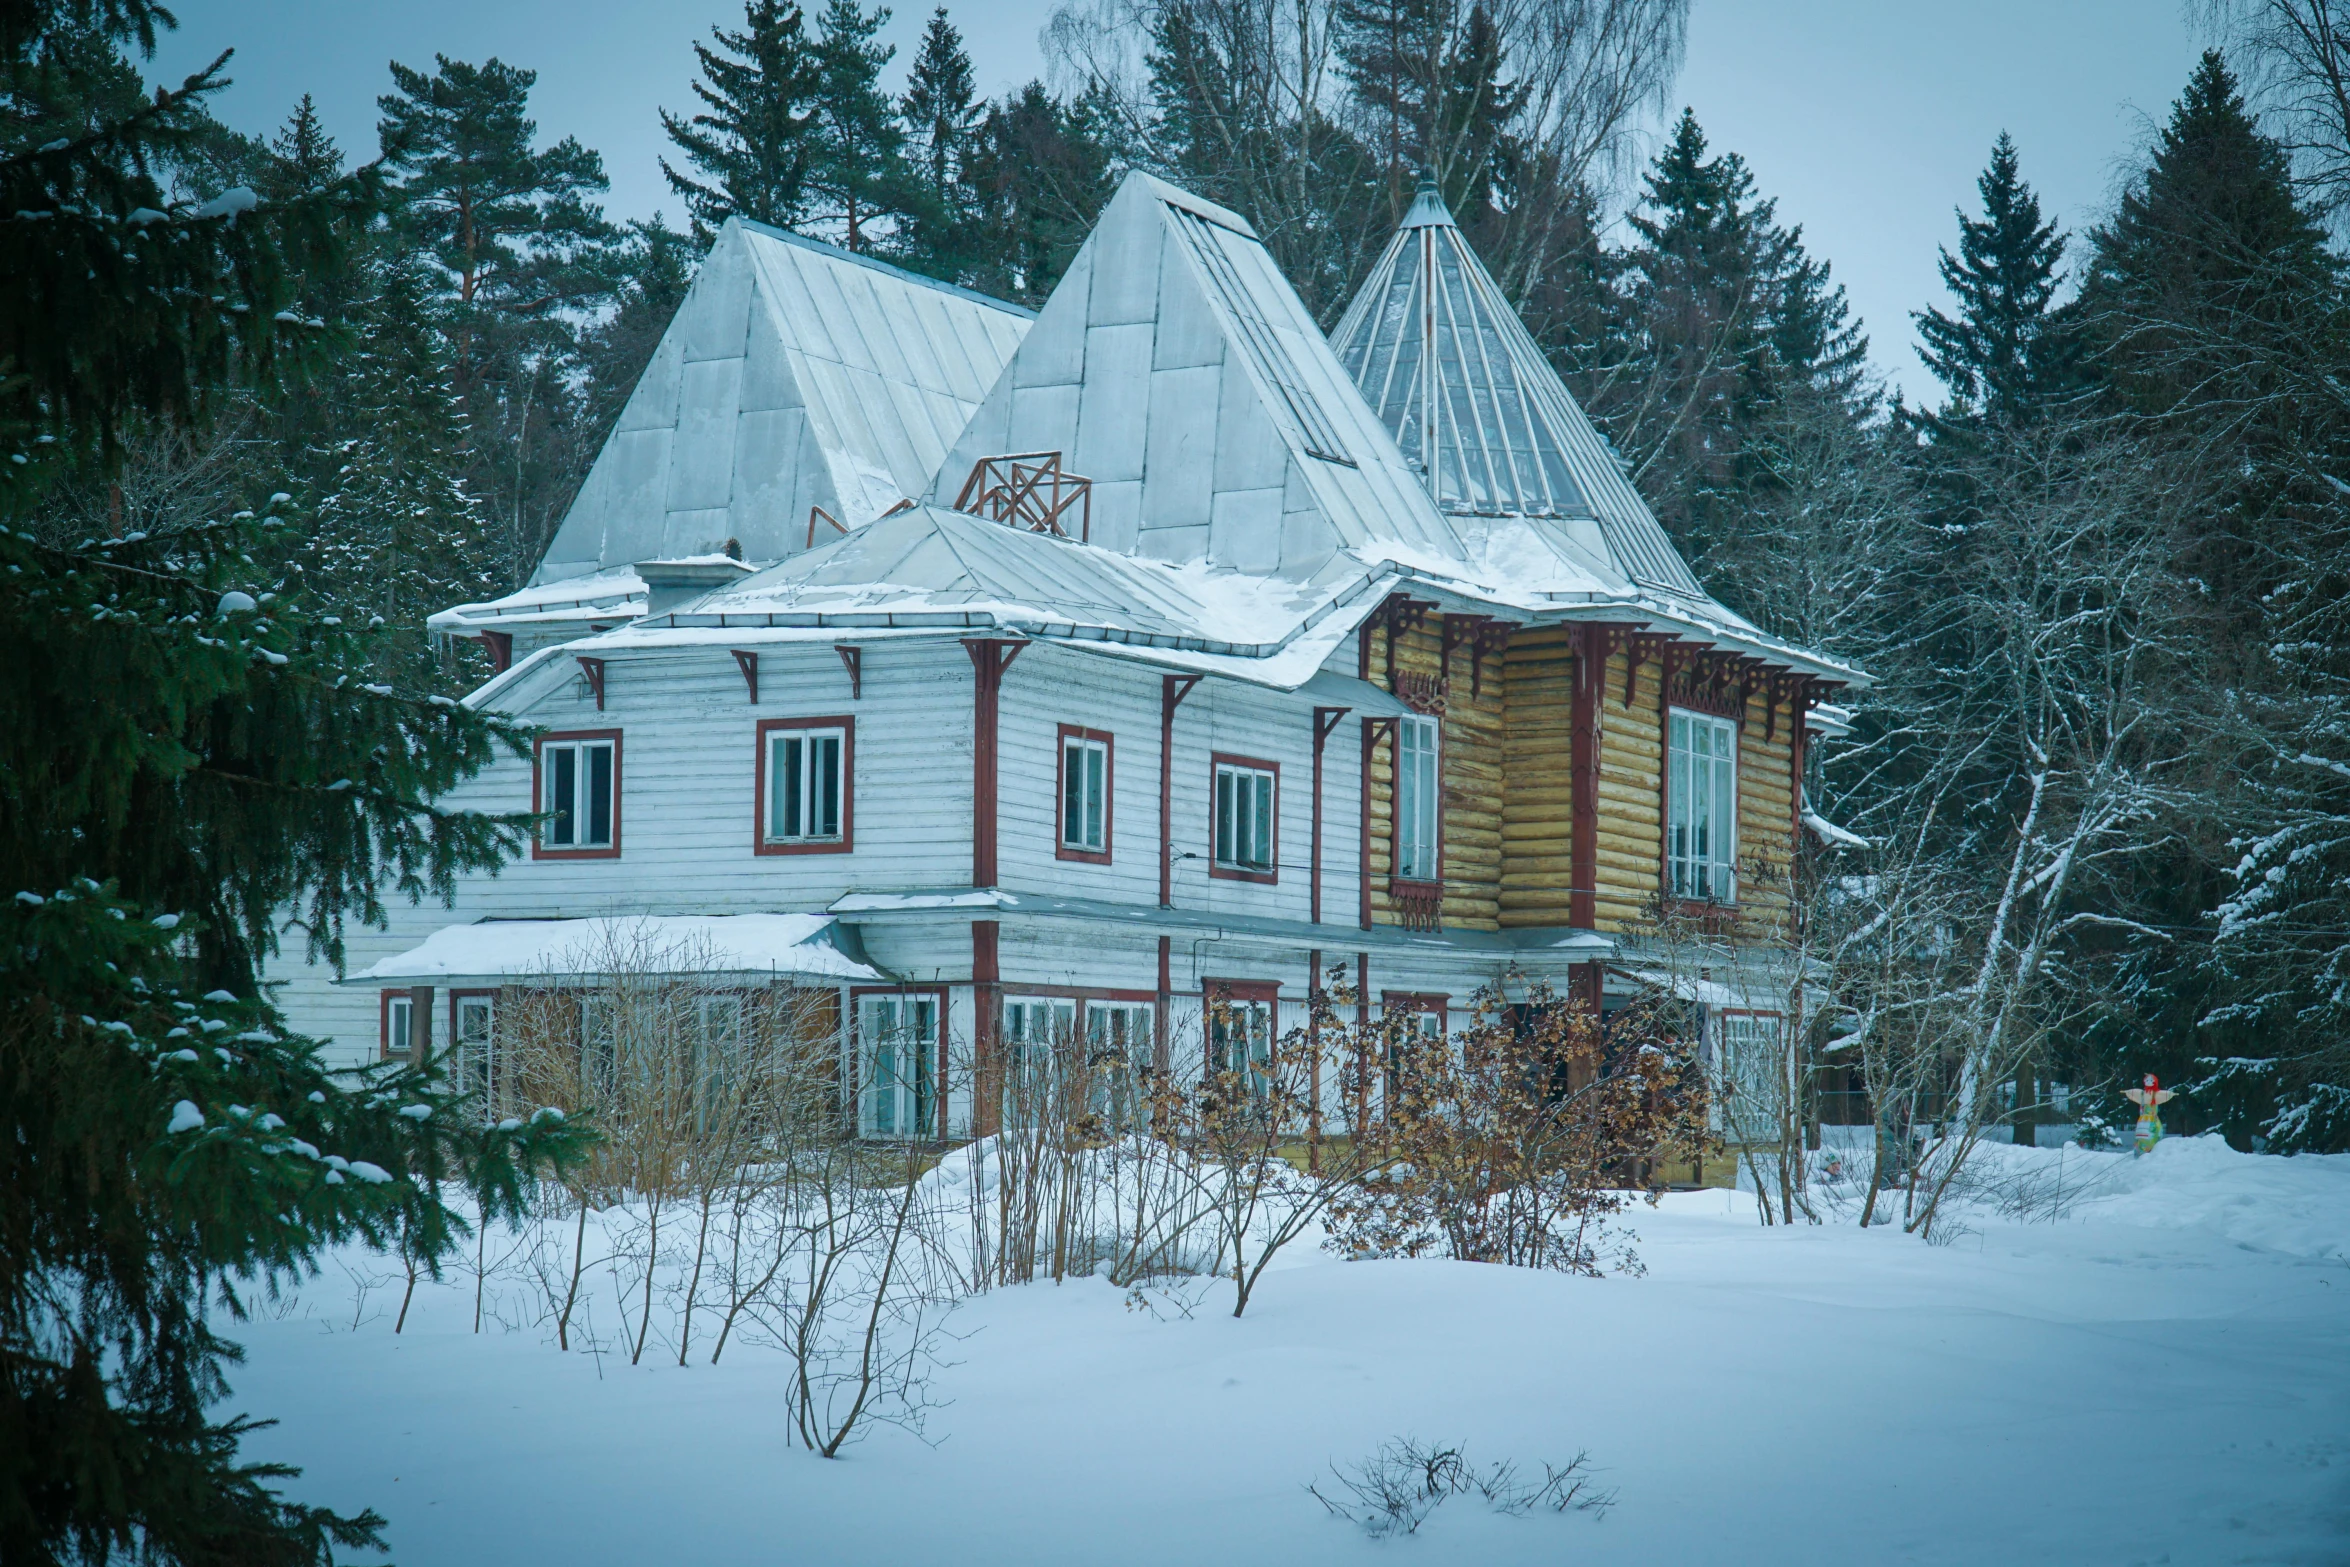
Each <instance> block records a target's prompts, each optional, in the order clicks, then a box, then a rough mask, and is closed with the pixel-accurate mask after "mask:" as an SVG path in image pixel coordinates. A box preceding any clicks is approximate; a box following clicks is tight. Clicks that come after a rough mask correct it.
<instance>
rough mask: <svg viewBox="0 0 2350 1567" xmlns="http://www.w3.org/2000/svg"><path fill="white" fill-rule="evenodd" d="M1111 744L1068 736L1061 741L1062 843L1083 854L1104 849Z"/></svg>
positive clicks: (1095, 852)
mask: <svg viewBox="0 0 2350 1567" xmlns="http://www.w3.org/2000/svg"><path fill="white" fill-rule="evenodd" d="M1109 779H1110V748H1109V746H1107V745H1106V744H1104V743H1103V742H1101V741H1099V740H1085V739H1080V738H1078V737H1077V736H1074V735H1072V736H1070V737H1069V738H1067V739H1065V740H1063V741H1062V742H1061V846H1062V847H1063V848H1068V849H1075V850H1078V851H1079V852H1081V853H1084V854H1101V853H1104V852H1105V850H1106V844H1107V827H1108V820H1109Z"/></svg>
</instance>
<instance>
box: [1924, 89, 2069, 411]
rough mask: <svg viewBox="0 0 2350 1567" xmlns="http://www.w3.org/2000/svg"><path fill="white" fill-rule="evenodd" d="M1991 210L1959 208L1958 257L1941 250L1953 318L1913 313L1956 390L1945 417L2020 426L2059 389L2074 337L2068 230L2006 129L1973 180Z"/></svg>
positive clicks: (1935, 365) (1929, 359) (1933, 360)
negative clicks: (2067, 278) (2062, 286)
mask: <svg viewBox="0 0 2350 1567" xmlns="http://www.w3.org/2000/svg"><path fill="white" fill-rule="evenodd" d="M1975 190H1976V192H1977V194H1979V195H1980V196H1981V197H1982V199H1983V215H1982V217H1980V218H1970V217H1968V216H1967V215H1966V213H1965V212H1963V211H1961V212H1960V213H1959V214H1958V254H1957V255H1956V256H1953V255H1951V253H1950V252H1949V251H1948V250H1944V251H1942V252H1941V258H1940V267H1941V272H1942V286H1943V287H1945V288H1947V289H1949V290H1950V293H1951V296H1952V297H1953V298H1954V299H1956V300H1957V301H1958V314H1957V315H1955V316H1946V315H1944V314H1943V313H1942V312H1941V311H1940V310H1939V309H1936V308H1934V307H1932V306H1928V307H1927V308H1926V309H1924V310H1921V311H1918V312H1916V313H1915V314H1914V315H1913V316H1912V317H1911V319H1912V320H1914V321H1916V322H1917V328H1918V336H1919V337H1921V338H1923V339H1924V340H1925V341H1924V346H1923V347H1922V348H1920V349H1919V351H1918V357H1920V358H1921V359H1923V360H1924V361H1925V362H1926V368H1927V369H1929V370H1931V371H1933V372H1934V376H1935V378H1936V379H1937V380H1939V381H1940V382H1941V383H1942V385H1943V386H1944V388H1945V389H1947V390H1948V392H1949V394H1950V403H1949V406H1948V407H1946V408H1945V409H1944V410H1943V411H1942V414H1941V418H1942V420H1943V421H1945V422H1946V423H1956V422H1960V421H1965V420H1970V419H1979V420H1981V421H1983V422H1985V423H1988V424H1990V425H1992V426H1993V427H1995V428H2004V429H2013V428H2016V427H2017V426H2019V425H2022V424H2023V423H2025V422H2026V421H2028V420H2030V419H2031V418H2033V417H2034V416H2035V415H2036V414H2037V413H2038V412H2039V410H2040V409H2041V407H2042V406H2043V405H2044V404H2045V402H2046V401H2047V400H2048V399H2049V398H2050V397H2052V396H2054V395H2056V393H2057V392H2058V391H2059V390H2060V389H2061V387H2062V384H2063V380H2064V377H2065V376H2066V374H2067V368H2068V366H2067V361H2068V359H2069V357H2070V356H2069V353H2068V348H2069V344H2070V338H2069V336H2068V334H2066V333H2065V332H2064V331H2063V329H2062V324H2061V322H2060V321H2059V319H2058V315H2057V311H2056V288H2057V284H2058V282H2059V275H2058V271H2057V268H2058V267H2059V265H2060V264H2061V263H2062V262H2063V260H2064V249H2065V236H2064V235H2063V234H2061V233H2059V232H2058V230H2057V227H2056V223H2055V221H2054V220H2053V219H2051V220H2049V221H2046V222H2043V221H2042V220H2041V217H2040V198H2039V197H2038V196H2036V195H2034V194H2033V193H2032V187H2031V186H2029V185H2027V184H2025V183H2024V179H2023V174H2022V172H2021V170H2020V168H2019V160H2018V159H2017V156H2016V150H2015V141H2014V139H2013V138H2012V137H2010V136H2009V135H2008V134H2007V133H2006V132H2005V131H2001V132H2000V133H1999V140H1998V141H1997V142H1995V143H1993V144H1992V147H1991V161H1990V163H1989V164H1988V165H1986V166H1985V167H1984V170H1983V172H1982V174H1981V176H1980V177H1978V178H1977V179H1976V181H1975Z"/></svg>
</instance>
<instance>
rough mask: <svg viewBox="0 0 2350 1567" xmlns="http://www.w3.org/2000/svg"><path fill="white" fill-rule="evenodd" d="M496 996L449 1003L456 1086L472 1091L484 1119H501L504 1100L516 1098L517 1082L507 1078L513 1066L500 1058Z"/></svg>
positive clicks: (457, 999)
mask: <svg viewBox="0 0 2350 1567" xmlns="http://www.w3.org/2000/svg"><path fill="white" fill-rule="evenodd" d="M496 1025H497V998H496V997H494V996H465V995H460V996H457V997H454V998H452V1000H451V1001H450V1003H449V1038H450V1041H451V1043H452V1044H454V1045H455V1047H456V1051H457V1060H456V1068H457V1087H458V1089H459V1090H460V1091H461V1092H464V1093H468V1094H473V1095H475V1096H476V1097H477V1099H478V1101H479V1105H480V1113H481V1116H482V1119H483V1120H485V1121H494V1120H496V1119H497V1118H498V1111H499V1109H500V1106H501V1102H502V1101H503V1100H505V1099H511V1098H512V1097H513V1088H514V1085H513V1084H511V1083H509V1082H506V1081H504V1079H505V1078H507V1077H508V1076H509V1075H511V1074H510V1068H509V1067H508V1066H507V1064H506V1063H505V1062H504V1061H501V1060H500V1059H499V1054H500V1052H499V1050H498V1036H497V1026H496Z"/></svg>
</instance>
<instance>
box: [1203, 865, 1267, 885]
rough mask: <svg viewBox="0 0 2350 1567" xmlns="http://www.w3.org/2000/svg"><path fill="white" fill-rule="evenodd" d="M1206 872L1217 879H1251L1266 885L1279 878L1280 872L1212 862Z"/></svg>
mask: <svg viewBox="0 0 2350 1567" xmlns="http://www.w3.org/2000/svg"><path fill="white" fill-rule="evenodd" d="M1208 874H1209V875H1210V876H1213V877H1215V878H1216V879H1218V880H1219V881H1253V882H1257V883H1259V884H1260V885H1263V886H1267V887H1270V886H1272V885H1274V884H1275V883H1277V882H1279V881H1280V880H1281V873H1280V872H1279V871H1277V870H1268V871H1250V870H1242V869H1241V868H1240V867H1238V866H1236V865H1217V864H1214V863H1212V862H1211V863H1210V864H1209V866H1208Z"/></svg>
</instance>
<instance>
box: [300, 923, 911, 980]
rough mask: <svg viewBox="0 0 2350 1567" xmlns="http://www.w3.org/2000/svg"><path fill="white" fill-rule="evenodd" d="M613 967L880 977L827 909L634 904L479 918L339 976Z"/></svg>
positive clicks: (747, 976) (551, 972) (513, 975)
mask: <svg viewBox="0 0 2350 1567" xmlns="http://www.w3.org/2000/svg"><path fill="white" fill-rule="evenodd" d="M613 973H636V974H648V975H650V974H661V975H687V974H691V975H707V976H710V977H712V978H717V979H730V980H752V981H764V982H773V981H778V980H793V981H798V982H801V983H808V982H815V983H822V984H837V983H840V982H843V981H854V982H868V981H870V982H877V983H887V982H888V980H889V976H888V975H886V974H884V973H883V972H882V971H881V970H880V969H877V968H875V967H874V966H873V965H872V964H871V963H870V962H868V961H866V959H865V955H864V952H863V950H862V949H861V948H860V947H859V946H858V943H857V939H856V935H855V933H854V932H852V931H849V930H847V929H845V928H843V927H842V926H841V925H840V923H839V922H838V921H836V920H834V919H833V918H832V917H831V916H830V915H828V914H643V915H620V916H612V917H607V918H597V919H562V920H482V921H480V922H479V923H477V924H472V925H448V926H444V927H442V928H441V929H439V930H436V931H434V932H433V933H432V934H431V935H430V936H428V937H426V938H425V940H424V943H423V945H421V946H417V947H412V948H410V949H409V950H408V951H406V952H403V953H400V954H398V955H397V956H395V957H388V958H384V959H382V960H381V961H379V962H377V963H374V964H372V965H370V966H369V967H367V968H364V969H361V970H359V971H358V972H356V973H354V974H352V975H350V976H349V977H348V978H346V979H344V980H343V981H342V983H344V984H346V985H365V986H371V987H372V986H398V985H447V986H466V985H482V986H493V985H509V984H528V983H530V982H532V981H534V980H546V981H561V980H566V979H580V978H589V977H593V976H596V975H604V974H613Z"/></svg>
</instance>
